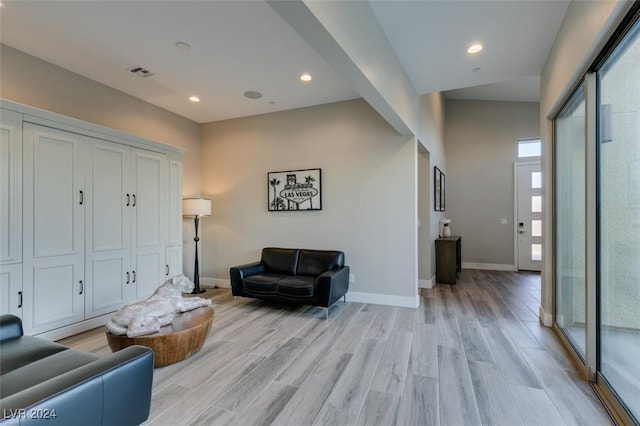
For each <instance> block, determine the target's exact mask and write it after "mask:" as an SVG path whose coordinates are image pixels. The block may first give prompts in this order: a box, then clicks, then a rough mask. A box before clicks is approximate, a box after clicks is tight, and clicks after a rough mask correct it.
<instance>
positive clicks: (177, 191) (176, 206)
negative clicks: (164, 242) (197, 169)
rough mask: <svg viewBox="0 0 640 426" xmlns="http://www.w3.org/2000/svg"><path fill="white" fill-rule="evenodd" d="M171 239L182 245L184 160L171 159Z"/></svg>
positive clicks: (169, 242)
mask: <svg viewBox="0 0 640 426" xmlns="http://www.w3.org/2000/svg"><path fill="white" fill-rule="evenodd" d="M168 208H169V210H168V214H169V241H168V244H171V245H174V244H175V245H182V161H178V160H173V159H172V160H170V161H169V204H168Z"/></svg>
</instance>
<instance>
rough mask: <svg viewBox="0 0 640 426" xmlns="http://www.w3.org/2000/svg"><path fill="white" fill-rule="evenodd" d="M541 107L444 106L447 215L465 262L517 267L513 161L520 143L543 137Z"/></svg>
mask: <svg viewBox="0 0 640 426" xmlns="http://www.w3.org/2000/svg"><path fill="white" fill-rule="evenodd" d="M539 109H540V106H539V104H538V103H533V102H489V101H460V100H448V101H447V103H446V117H445V140H446V144H445V151H446V158H447V168H446V171H444V170H443V171H444V172H445V175H446V179H445V180H446V193H447V194H446V197H447V200H446V209H447V210H446V213H445V216H446V217H447V218H448V219H451V225H450V227H451V231H452V234H453V235H461V236H462V261H463V262H467V263H482V264H489V265H504V266H505V268H508V267H509V266H511V267H513V265H514V263H515V260H514V256H513V252H514V247H513V240H514V228H513V215H514V211H513V204H514V203H513V195H514V194H513V163H514V162H516V161H517V143H518V139H524V138H532V137H538V136H539V131H540V130H539V125H540V121H539V119H540V111H539ZM501 218H506V219H507V220H508V223H507V224H506V225H502V224H501V223H500V219H501Z"/></svg>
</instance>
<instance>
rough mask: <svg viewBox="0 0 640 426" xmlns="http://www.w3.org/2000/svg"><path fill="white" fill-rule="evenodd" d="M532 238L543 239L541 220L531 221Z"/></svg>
mask: <svg viewBox="0 0 640 426" xmlns="http://www.w3.org/2000/svg"><path fill="white" fill-rule="evenodd" d="M531 236H532V237H542V221H541V220H535V219H534V220H532V221H531Z"/></svg>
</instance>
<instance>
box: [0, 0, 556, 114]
mask: <svg viewBox="0 0 640 426" xmlns="http://www.w3.org/2000/svg"><path fill="white" fill-rule="evenodd" d="M370 5H371V8H372V10H373V12H374V14H375V16H376V17H377V19H378V21H379V23H380V25H381V26H382V28H383V30H384V32H385V34H386V35H387V38H388V39H389V42H390V44H391V46H392V47H393V49H394V50H395V52H396V54H397V56H398V59H399V61H400V63H401V64H402V65H403V67H404V68H405V70H406V73H407V75H408V77H409V79H410V81H411V83H412V84H413V86H414V88H415V89H416V91H417V92H418V93H420V94H422V93H428V92H433V91H448V90H452V91H451V92H446V95H447V97H450V98H456V99H491V100H522V101H537V100H538V96H539V95H538V93H539V78H538V76H539V74H540V71H541V70H542V67H543V65H544V60H545V58H546V56H547V54H548V51H549V49H550V46H551V44H552V43H553V40H554V39H555V35H556V33H557V31H558V28H559V26H560V25H561V22H562V19H563V17H564V14H565V12H566V9H567V7H568V1H564V0H553V1H540V0H533V1H524V0H515V1H485V0H476V1H378V0H372V1H370ZM0 14H1V15H0V19H1V21H0V42H2V43H3V44H6V45H8V46H11V47H14V48H16V49H18V50H21V51H24V52H26V53H29V54H31V55H33V56H36V57H38V58H41V59H43V60H45V61H48V62H51V63H53V64H56V65H58V66H61V67H63V68H66V69H68V70H70V71H73V72H75V73H77V74H80V75H83V76H86V77H88V78H90V79H93V80H96V81H98V82H100V83H103V84H105V85H107V86H110V87H113V88H116V89H118V90H121V91H123V92H125V93H128V94H130V95H132V96H135V97H138V98H140V99H143V100H145V101H147V102H150V103H152V104H154V105H157V106H159V107H161V108H164V109H167V110H169V111H172V112H175V113H176V114H179V115H182V116H184V117H187V118H190V119H192V120H194V121H196V122H199V123H203V122H210V121H217V120H222V119H228V118H235V117H242V116H248V115H255V114H261V113H267V112H273V111H279V110H285V109H292V108H299V107H305V106H311V105H318V104H323V103H329V102H336V101H341V100H347V99H354V98H358V97H360V95H359V94H358V93H357V92H356V91H355V90H353V89H352V88H351V87H349V86H348V84H347V83H346V82H345V81H344V79H342V78H341V77H340V75H338V74H337V73H336V72H335V71H334V70H333V69H332V68H331V67H330V66H329V65H328V64H327V62H326V61H325V60H324V59H323V58H322V57H321V56H320V55H319V54H318V53H316V52H315V51H314V50H313V49H312V48H311V47H310V46H309V45H308V44H307V43H306V42H305V41H304V40H303V39H302V38H301V37H300V36H299V35H298V34H297V33H296V32H295V31H294V30H293V28H291V27H290V26H289V25H288V24H287V23H286V22H285V21H284V20H283V19H282V18H281V17H280V15H279V14H278V13H276V12H275V11H274V9H272V8H271V6H269V5H268V4H267V3H266V2H264V1H149V0H147V1H98V0H93V1H77V2H76V1H27V0H23V1H6V0H5V1H3V6H2V8H1V9H0ZM177 41H183V42H186V43H189V44H190V45H191V50H190V51H183V50H180V49H177V48H176V47H175V42H177ZM474 41H481V42H482V43H484V45H485V49H484V50H483V51H482V52H481V53H480V54H478V55H476V56H474V57H470V56H469V54H467V53H466V50H465V49H466V46H467V45H468V44H470V43H471V42H474ZM136 65H140V66H142V67H144V68H146V69H148V70H149V71H151V72H152V73H154V76H152V77H148V78H142V77H138V76H135V75H132V74H131V73H130V72H128V71H127V69H128V68H130V67H133V66H136ZM476 67H480V68H481V70H480V71H477V72H473V71H472V69H473V68H476ZM303 72H309V73H311V74H312V75H313V81H312V82H310V83H302V82H301V81H300V80H299V76H300V74H302V73H303ZM475 86H481V87H475ZM467 87H473V88H472V89H462V88H467ZM454 89H459V90H454ZM248 90H253V91H258V92H260V93H262V94H263V95H264V96H263V97H262V98H260V99H257V100H252V99H247V98H246V97H244V96H243V93H244V92H245V91H248ZM191 95H197V96H199V97H200V98H201V99H202V101H201V102H200V103H197V104H195V103H192V102H190V101H189V100H188V97H189V96H191Z"/></svg>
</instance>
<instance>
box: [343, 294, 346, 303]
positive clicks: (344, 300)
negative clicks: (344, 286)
mask: <svg viewBox="0 0 640 426" xmlns="http://www.w3.org/2000/svg"><path fill="white" fill-rule="evenodd" d="M342 303H347V295H346V294H345V295H344V296H342Z"/></svg>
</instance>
